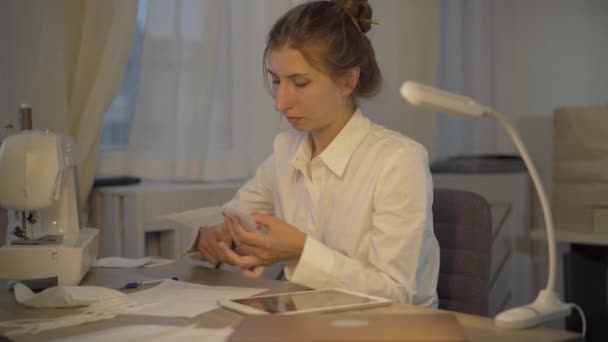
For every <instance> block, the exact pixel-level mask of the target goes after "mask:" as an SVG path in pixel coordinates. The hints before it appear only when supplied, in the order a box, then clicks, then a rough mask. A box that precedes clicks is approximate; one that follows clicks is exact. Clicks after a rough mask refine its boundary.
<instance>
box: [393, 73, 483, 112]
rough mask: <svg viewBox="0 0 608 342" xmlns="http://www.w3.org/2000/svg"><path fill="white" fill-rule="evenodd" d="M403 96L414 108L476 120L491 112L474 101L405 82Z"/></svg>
mask: <svg viewBox="0 0 608 342" xmlns="http://www.w3.org/2000/svg"><path fill="white" fill-rule="evenodd" d="M401 96H403V98H404V99H405V100H406V101H407V102H409V103H410V104H412V105H413V106H416V107H420V108H424V109H427V110H431V111H437V112H445V113H450V114H455V115H459V116H463V117H465V118H468V119H476V118H478V117H480V116H482V115H484V114H485V113H487V112H488V111H489V109H488V108H486V107H484V106H482V105H480V104H479V103H477V102H475V101H474V100H473V99H471V98H469V97H465V96H461V95H456V94H454V93H450V92H447V91H444V90H440V89H437V88H434V87H430V86H427V85H423V84H420V83H416V82H412V81H405V82H404V83H403V85H402V86H401Z"/></svg>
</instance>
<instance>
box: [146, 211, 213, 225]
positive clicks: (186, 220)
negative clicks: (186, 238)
mask: <svg viewBox="0 0 608 342" xmlns="http://www.w3.org/2000/svg"><path fill="white" fill-rule="evenodd" d="M223 221H224V216H223V215H222V209H221V207H207V208H199V209H194V210H188V211H182V212H178V213H172V214H168V215H164V216H158V217H155V218H153V219H152V220H151V222H150V223H149V225H150V226H151V227H157V226H163V225H167V224H178V225H182V226H186V227H204V226H210V225H214V224H218V223H220V222H223Z"/></svg>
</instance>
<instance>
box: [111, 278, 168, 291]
mask: <svg viewBox="0 0 608 342" xmlns="http://www.w3.org/2000/svg"><path fill="white" fill-rule="evenodd" d="M167 279H173V280H176V281H177V280H179V278H178V277H171V278H164V279H154V280H144V281H136V282H133V283H126V284H124V285H123V286H121V287H120V288H121V289H136V288H138V287H140V286H142V285H147V284H154V283H160V282H162V281H165V280H167Z"/></svg>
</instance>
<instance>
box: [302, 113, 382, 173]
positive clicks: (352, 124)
mask: <svg viewBox="0 0 608 342" xmlns="http://www.w3.org/2000/svg"><path fill="white" fill-rule="evenodd" d="M370 128H371V121H370V120H369V119H368V118H367V117H365V116H364V115H363V112H362V111H361V109H359V108H357V110H356V111H355V113H354V114H353V116H352V117H351V118H350V120H348V122H347V123H346V125H345V126H344V127H343V128H342V130H341V131H340V132H339V133H338V135H337V136H336V137H335V138H334V140H333V141H332V142H331V143H330V144H329V146H327V147H326V148H325V150H323V152H321V154H319V156H318V158H319V159H321V161H323V163H324V164H325V165H326V166H327V168H329V169H330V170H331V171H332V172H333V173H334V174H336V176H338V177H342V174H344V170H345V169H346V165H347V164H348V161H349V160H350V158H351V156H352V155H353V153H354V151H355V149H356V148H357V146H359V144H360V143H361V141H363V138H364V137H365V135H366V134H367V133H368V132H369V130H370ZM311 151H312V150H311V147H310V141H309V139H308V135H307V134H304V135H303V137H302V139H301V140H300V143H299V146H298V148H297V150H296V153H295V156H294V159H293V161H292V165H293V166H294V167H295V168H296V169H299V170H302V169H304V167H305V166H306V164H307V163H308V162H309V161H310V155H311Z"/></svg>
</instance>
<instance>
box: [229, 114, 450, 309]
mask: <svg viewBox="0 0 608 342" xmlns="http://www.w3.org/2000/svg"><path fill="white" fill-rule="evenodd" d="M310 157H311V146H310V142H309V139H308V135H307V134H306V133H302V132H298V131H295V130H292V131H288V132H283V133H280V134H279V135H278V136H277V137H276V139H275V141H274V147H273V154H272V155H271V156H270V157H268V159H266V160H265V161H264V162H263V163H262V164H261V165H260V166H259V168H258V170H257V173H256V176H255V177H254V178H253V179H251V180H250V181H249V182H247V183H246V184H245V185H244V186H243V187H242V188H241V189H240V190H239V192H238V193H237V195H236V197H235V198H234V199H233V200H232V201H230V202H229V203H228V205H229V206H233V207H238V208H239V209H241V210H244V211H248V212H253V211H258V212H261V213H267V214H272V215H275V216H277V217H279V218H281V219H282V220H284V221H286V222H288V223H289V224H291V225H294V226H295V227H297V228H298V229H300V230H301V231H303V232H305V233H306V235H307V237H306V242H305V245H304V250H303V252H302V255H301V257H300V259H299V260H298V261H296V262H292V263H287V264H286V265H285V275H286V277H287V279H288V280H289V281H292V282H295V283H299V284H302V285H306V286H309V287H311V288H327V287H341V288H346V289H351V290H355V291H360V292H364V293H368V294H371V295H377V296H381V297H385V298H390V299H392V300H394V301H396V302H400V303H412V304H419V305H425V306H430V307H437V291H436V289H437V277H438V273H439V245H438V243H437V240H436V238H435V235H434V233H433V221H432V212H431V207H432V202H433V195H432V194H433V192H432V181H431V176H430V173H429V167H428V157H427V152H426V150H425V148H424V147H423V146H422V145H420V144H418V143H416V142H415V141H413V140H411V139H409V138H407V137H405V136H403V135H402V134H400V133H397V132H394V131H391V130H388V129H386V128H384V127H381V126H379V125H376V124H374V123H372V122H371V121H370V120H369V119H367V118H366V117H365V116H363V114H362V113H361V111H360V110H357V111H356V112H355V114H354V115H353V116H352V118H351V119H350V120H349V122H348V123H347V124H346V126H345V127H344V128H343V129H342V130H341V131H340V133H339V134H338V135H337V136H336V138H335V139H334V140H333V141H332V142H331V143H330V144H329V146H327V148H325V150H324V151H323V152H322V153H320V154H319V155H318V156H317V157H315V158H314V159H312V160H311V159H310Z"/></svg>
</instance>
